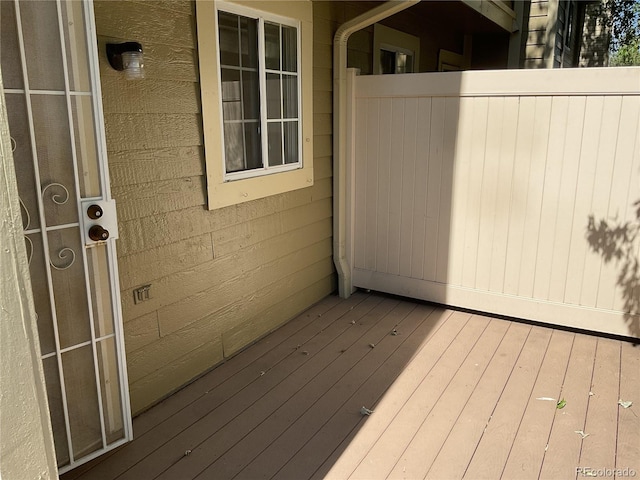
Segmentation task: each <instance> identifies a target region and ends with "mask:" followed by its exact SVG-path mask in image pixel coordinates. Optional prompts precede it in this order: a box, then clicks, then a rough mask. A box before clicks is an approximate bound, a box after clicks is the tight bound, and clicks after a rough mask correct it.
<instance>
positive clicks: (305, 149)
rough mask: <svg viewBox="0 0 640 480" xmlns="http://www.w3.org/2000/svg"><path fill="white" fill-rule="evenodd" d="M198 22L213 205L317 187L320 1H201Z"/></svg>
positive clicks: (206, 153)
mask: <svg viewBox="0 0 640 480" xmlns="http://www.w3.org/2000/svg"><path fill="white" fill-rule="evenodd" d="M196 26H197V35H198V66H199V75H200V96H201V100H202V126H203V134H204V160H205V165H206V174H207V207H208V208H209V209H210V210H213V209H217V208H222V207H227V206H230V205H236V204H239V203H242V202H247V201H251V200H255V199H259V198H265V197H268V196H271V195H276V194H281V193H286V192H291V191H293V190H297V189H302V188H307V187H311V186H313V183H314V178H313V177H314V175H313V157H314V130H313V82H314V78H315V76H314V68H313V5H312V2H311V1H310V0H297V1H291V2H289V1H286V2H280V1H259V2H258V1H254V0H213V1H211V0H196ZM322 79H323V80H324V77H323V78H322ZM329 88H330V86H329Z"/></svg>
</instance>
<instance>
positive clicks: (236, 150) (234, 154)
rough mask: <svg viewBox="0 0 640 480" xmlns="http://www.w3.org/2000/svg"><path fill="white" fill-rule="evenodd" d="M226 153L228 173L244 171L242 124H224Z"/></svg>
mask: <svg viewBox="0 0 640 480" xmlns="http://www.w3.org/2000/svg"><path fill="white" fill-rule="evenodd" d="M224 153H225V163H226V166H227V173H229V172H239V171H241V170H244V147H243V145H242V123H225V124H224Z"/></svg>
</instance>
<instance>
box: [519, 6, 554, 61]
mask: <svg viewBox="0 0 640 480" xmlns="http://www.w3.org/2000/svg"><path fill="white" fill-rule="evenodd" d="M560 3H561V0H532V1H531V7H530V12H529V26H528V36H527V41H526V46H525V59H524V67H525V68H552V67H553V63H552V62H553V60H552V56H553V52H554V49H555V38H556V33H557V31H556V26H555V20H556V18H557V15H558V8H559V4H560Z"/></svg>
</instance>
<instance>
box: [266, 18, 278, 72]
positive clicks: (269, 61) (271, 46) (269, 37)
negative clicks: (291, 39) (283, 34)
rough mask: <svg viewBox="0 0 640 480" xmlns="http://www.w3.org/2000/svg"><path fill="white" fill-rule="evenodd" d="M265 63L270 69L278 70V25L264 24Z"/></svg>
mask: <svg viewBox="0 0 640 480" xmlns="http://www.w3.org/2000/svg"><path fill="white" fill-rule="evenodd" d="M264 46H265V57H266V58H265V64H266V66H267V68H268V69H270V70H280V26H279V25H274V24H273V23H267V22H265V24H264Z"/></svg>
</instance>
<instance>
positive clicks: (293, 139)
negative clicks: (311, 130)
mask: <svg viewBox="0 0 640 480" xmlns="http://www.w3.org/2000/svg"><path fill="white" fill-rule="evenodd" d="M298 158H299V157H298V122H285V123H284V163H297V162H298Z"/></svg>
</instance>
